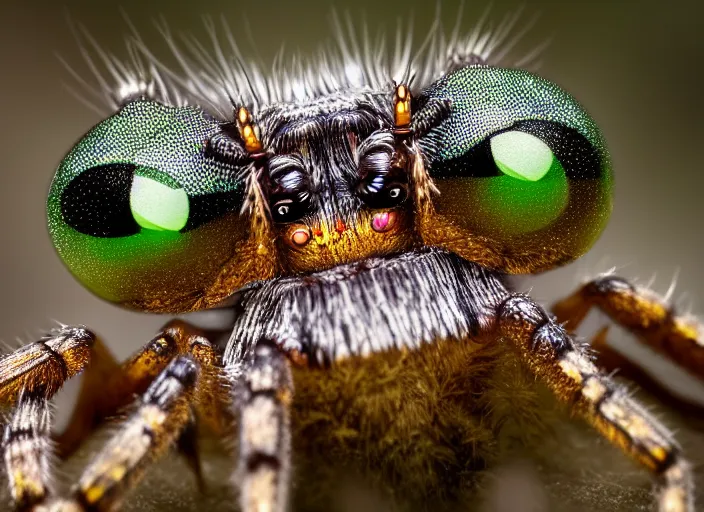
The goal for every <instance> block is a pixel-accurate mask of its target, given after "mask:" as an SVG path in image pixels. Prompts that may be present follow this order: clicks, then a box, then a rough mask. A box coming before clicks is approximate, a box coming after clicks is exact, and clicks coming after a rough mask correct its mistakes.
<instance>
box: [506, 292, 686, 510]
mask: <svg viewBox="0 0 704 512" xmlns="http://www.w3.org/2000/svg"><path fill="white" fill-rule="evenodd" d="M497 329H498V334H499V335H500V336H502V337H503V338H504V339H508V340H510V341H511V342H513V344H514V345H515V346H516V347H517V349H518V352H519V355H520V357H521V358H522V359H523V361H524V363H525V364H526V365H527V367H528V368H529V369H530V370H531V371H532V372H533V373H534V374H535V375H536V376H537V377H539V378H541V379H542V380H543V382H544V383H545V384H547V386H548V387H549V388H550V389H551V390H552V391H553V393H554V394H555V395H556V396H557V398H558V399H559V400H561V401H562V402H565V403H566V404H568V405H569V406H570V407H571V408H572V411H573V412H574V413H575V414H576V415H578V416H580V417H582V418H583V419H585V420H586V421H587V422H588V423H589V424H591V425H592V426H593V427H594V428H595V429H596V430H597V431H598V432H599V433H600V434H601V435H602V436H604V437H605V438H606V439H608V440H609V441H610V442H612V443H613V444H615V445H616V446H618V447H619V448H621V449H622V450H623V451H624V452H626V453H628V454H630V455H631V456H632V457H634V458H635V459H636V460H637V461H638V462H639V463H641V464H642V465H644V466H645V467H646V468H647V469H648V470H649V471H651V472H652V473H653V474H655V475H657V477H658V479H659V483H660V486H659V489H658V493H657V495H658V498H657V499H658V505H659V510H660V511H661V512H666V511H667V512H685V511H686V512H691V511H693V510H694V503H693V497H692V480H691V478H692V477H691V474H690V469H689V465H688V464H687V462H686V461H685V460H684V458H683V457H682V454H681V452H680V449H679V447H678V446H677V444H676V443H675V441H674V439H673V437H672V435H671V434H670V432H669V431H668V430H667V429H666V428H665V427H664V426H662V425H661V424H660V422H659V421H658V420H657V419H656V418H654V417H653V416H652V415H650V414H649V413H648V412H647V411H645V410H644V408H643V407H642V406H641V405H640V404H638V403H637V402H636V401H635V400H633V399H632V398H630V397H629V396H628V395H627V393H626V391H625V390H624V389H623V387H622V386H620V385H618V384H617V383H616V382H614V381H613V380H611V379H610V378H609V377H608V376H606V375H604V374H603V373H601V372H600V371H599V370H598V369H597V368H596V366H595V365H594V364H593V363H592V361H591V359H590V356H589V353H588V351H587V349H586V348H584V347H581V346H580V345H578V344H577V343H575V342H574V340H573V339H572V338H571V337H570V336H569V335H568V334H567V332H566V331H565V330H564V328H563V327H562V326H561V325H560V324H558V323H557V322H556V321H555V320H554V319H552V318H550V316H548V314H547V313H546V312H545V311H544V310H543V309H542V308H541V307H540V306H539V305H537V304H536V303H535V302H534V301H533V300H532V299H531V298H529V297H527V296H524V295H513V296H511V297H510V298H508V299H506V300H505V301H504V302H503V303H502V304H501V306H500V307H499V315H498V325H497Z"/></svg>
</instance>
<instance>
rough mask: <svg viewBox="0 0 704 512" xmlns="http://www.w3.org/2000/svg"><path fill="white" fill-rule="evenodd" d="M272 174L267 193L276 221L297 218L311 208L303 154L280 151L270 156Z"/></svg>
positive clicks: (287, 221) (270, 172)
mask: <svg viewBox="0 0 704 512" xmlns="http://www.w3.org/2000/svg"><path fill="white" fill-rule="evenodd" d="M268 178H269V179H268V192H267V193H268V196H269V205H270V209H271V216H272V218H273V220H274V222H279V223H282V224H285V223H289V222H296V221H298V220H300V219H302V218H303V217H304V216H305V215H306V214H307V213H309V212H310V210H311V208H312V197H311V191H310V183H309V179H308V174H307V173H306V171H305V169H304V163H303V161H302V160H301V158H300V157H298V156H296V155H277V156H274V157H272V158H270V159H269V172H268Z"/></svg>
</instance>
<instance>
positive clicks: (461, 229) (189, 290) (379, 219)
mask: <svg viewBox="0 0 704 512" xmlns="http://www.w3.org/2000/svg"><path fill="white" fill-rule="evenodd" d="M480 40H481V38H478V37H476V36H472V37H469V38H466V39H462V38H452V39H450V40H446V39H444V38H440V39H438V40H437V41H436V43H437V44H434V45H432V48H433V51H426V55H425V56H424V57H423V58H422V59H420V60H418V59H411V57H410V50H409V48H410V46H405V47H400V48H399V52H397V54H396V55H397V59H396V60H395V61H393V62H391V61H388V62H387V61H386V60H383V59H380V58H377V57H376V55H375V53H374V51H373V50H371V49H369V50H365V51H364V52H363V51H361V50H359V49H358V48H359V47H358V46H357V45H353V44H349V45H348V44H342V45H341V46H340V49H339V54H337V53H335V52H334V51H333V50H331V51H330V53H329V54H327V55H326V57H325V58H323V59H321V60H320V62H319V63H317V65H316V66H317V67H310V68H305V69H304V68H303V67H302V66H299V65H297V64H296V63H294V65H293V67H292V68H288V67H286V65H284V64H283V63H281V62H279V63H278V64H277V66H278V67H276V69H275V73H274V74H275V75H277V76H276V77H275V78H266V77H264V75H263V74H262V73H261V72H260V70H259V69H258V68H257V67H256V66H254V65H250V64H246V63H243V60H242V59H241V56H240V55H239V53H238V51H237V50H236V48H233V50H234V52H233V53H234V54H235V57H234V58H233V59H232V60H228V59H227V58H225V57H224V56H223V54H221V53H217V52H214V54H215V56H213V55H211V54H208V53H207V52H205V51H204V50H203V49H202V47H199V46H194V47H193V48H191V51H192V52H193V54H192V55H190V56H188V55H185V54H178V56H179V58H180V60H181V62H182V64H183V66H184V71H185V73H186V75H188V76H187V77H186V78H185V79H183V78H180V77H178V76H176V74H174V73H173V72H168V71H166V70H164V69H163V68H161V65H160V63H159V62H158V61H156V60H154V58H153V57H152V56H151V53H149V52H148V50H147V49H146V48H145V47H144V46H143V44H142V43H141V41H140V40H139V39H138V38H136V36H135V38H134V39H133V40H131V42H130V48H131V50H132V55H133V58H134V60H135V63H136V64H137V65H135V66H134V70H129V69H128V68H127V67H126V66H117V65H116V64H115V61H113V60H112V58H111V57H109V56H105V59H106V64H107V68H108V69H109V70H110V71H111V73H112V78H114V79H115V81H116V82H117V86H118V87H117V89H118V90H119V92H118V93H114V95H113V96H112V98H113V100H114V101H115V107H116V112H115V113H114V114H113V115H112V116H110V117H109V118H107V119H106V120H104V121H102V122H101V123H99V124H98V125H97V126H96V127H95V128H93V129H92V130H91V131H90V132H89V133H88V134H87V135H86V136H85V137H84V138H83V139H82V140H80V141H79V142H78V144H76V145H75V146H74V148H73V149H72V150H71V151H70V153H69V154H68V155H67V156H66V158H65V159H64V160H63V161H62V162H61V164H60V166H59V169H58V171H57V173H56V176H55V178H54V181H53V183H52V187H51V191H50V194H49V199H48V218H49V229H50V232H51V236H52V239H53V241H54V244H55V246H56V249H57V251H58V253H59V255H60V256H61V258H62V259H63V261H64V263H65V264H66V266H67V267H68V268H69V269H70V271H71V272H72V273H73V274H74V275H75V276H76V278H77V279H78V280H80V281H81V283H82V284H84V285H85V286H86V287H87V288H88V289H90V290H91V291H92V292H94V293H95V294H97V295H98V296H100V297H102V298H104V299H106V300H108V301H111V302H114V303H117V304H120V305H122V306H125V307H128V308H133V309H137V310H140V311H149V312H168V313H184V312H191V311H200V310H204V309H209V308H233V309H234V310H236V311H237V316H236V319H235V321H234V324H233V325H231V327H230V328H229V329H228V331H227V332H226V333H225V334H226V335H225V336H224V337H223V336H222V334H223V333H219V332H210V331H204V330H200V329H198V328H196V327H194V326H192V325H190V324H189V323H187V322H184V321H180V320H175V321H172V322H170V323H169V324H167V325H166V326H165V327H164V329H163V330H162V331H161V332H160V333H159V334H158V335H157V336H156V337H155V338H154V339H152V340H151V341H150V342H149V343H147V344H146V345H145V346H144V348H143V349H142V350H141V351H139V352H138V353H137V354H135V355H134V356H133V357H131V358H130V359H128V360H127V361H126V362H124V363H121V364H117V363H115V361H114V360H112V359H111V356H110V355H109V353H108V352H107V351H106V349H105V348H104V347H103V346H102V343H101V342H100V341H99V340H98V339H97V337H96V336H95V335H94V334H93V333H92V332H91V331H90V330H88V329H87V328H85V327H83V326H64V327H61V328H60V329H58V330H56V331H55V332H53V333H52V334H51V335H50V336H49V337H47V338H45V339H43V340H41V341H39V342H37V343H34V344H31V345H28V346H26V347H24V348H22V349H20V350H18V351H16V352H14V353H11V354H9V355H7V356H5V357H4V358H3V359H2V360H0V400H2V402H3V403H6V404H15V408H14V412H13V414H12V418H11V419H10V421H9V423H8V425H7V427H6V430H5V436H4V442H3V447H4V453H5V464H6V468H7V473H8V476H9V484H10V488H11V492H12V496H13V499H14V502H15V506H16V508H17V509H18V510H37V511H39V510H79V511H85V510H113V509H116V508H118V507H119V505H120V503H121V502H122V500H123V498H124V497H125V494H126V493H127V491H128V490H129V489H130V488H132V487H134V486H135V485H136V484H137V483H138V481H139V479H140V477H141V475H142V473H143V470H144V469H146V466H147V465H148V464H149V463H151V462H152V461H153V460H154V459H155V458H157V457H159V456H160V455H162V454H163V453H165V452H166V450H168V449H169V448H170V447H171V446H173V445H175V444H177V443H178V445H179V447H181V448H182V450H183V451H184V452H185V453H187V454H189V453H190V454H191V456H192V457H193V458H196V456H195V455H193V443H194V440H193V438H194V434H193V433H194V431H195V426H196V425H204V426H207V428H209V429H211V430H213V431H214V432H216V433H217V434H219V435H221V436H227V435H232V434H233V433H234V432H238V436H237V439H238V455H237V457H238V461H239V470H238V475H239V478H238V483H237V485H238V487H239V506H240V508H241V509H242V510H243V511H247V512H250V511H260V510H284V509H285V508H286V507H287V504H288V502H289V492H288V491H289V477H290V475H289V473H290V472H291V468H292V467H299V468H301V470H302V472H303V471H307V472H308V473H309V474H310V475H319V474H320V473H321V472H324V468H325V467H326V465H331V464H335V463H339V462H340V461H339V459H338V457H340V456H342V457H347V458H348V460H349V461H350V462H349V464H350V465H352V466H355V467H356V468H357V469H359V470H362V472H364V471H366V472H368V473H370V474H376V475H379V477H380V478H383V479H386V480H387V481H392V482H393V483H394V484H395V485H396V484H397V486H398V489H399V491H400V492H399V496H397V497H398V499H399V500H401V501H403V500H404V499H406V500H408V501H409V502H413V501H418V502H420V503H422V504H423V505H422V506H426V507H427V506H429V505H428V504H429V503H431V502H432V500H438V499H442V500H444V501H451V500H453V499H455V498H456V492H455V491H456V490H457V489H456V488H455V487H460V486H461V483H460V482H459V480H460V479H461V477H460V476H458V475H461V474H464V473H466V472H467V470H469V469H474V468H480V467H483V466H485V465H487V464H489V463H490V462H491V460H490V457H488V456H487V453H488V451H489V447H490V445H491V443H492V441H490V440H487V439H484V438H483V437H482V436H481V435H478V433H482V434H483V433H487V432H488V433H489V434H494V433H495V430H494V429H498V428H499V426H500V425H501V424H502V421H503V418H498V417H496V414H500V413H497V412H496V411H494V410H493V409H492V407H491V403H490V398H491V396H492V393H493V388H492V386H493V385H494V384H492V382H494V380H493V376H495V374H496V372H499V371H501V368H502V364H503V363H502V361H503V360H504V358H508V359H510V358H511V357H514V358H516V359H517V360H518V361H519V362H520V364H521V365H522V366H523V367H524V368H526V369H527V370H528V371H529V372H531V373H532V374H533V375H534V376H535V377H536V378H537V379H538V380H540V381H542V383H543V384H544V385H545V386H546V387H547V388H549V389H550V390H551V391H552V392H553V393H554V395H555V397H556V398H557V399H558V400H559V401H561V402H563V403H565V404H567V405H568V406H569V407H570V408H571V410H572V412H573V413H574V415H575V416H578V417H580V418H582V419H583V420H585V421H586V422H587V423H588V424H589V425H591V426H592V427H593V428H594V429H595V430H596V431H598V432H599V433H600V434H601V435H602V436H604V437H605V438H607V439H608V440H609V441H611V442H612V443H613V444H615V445H617V446H618V447H620V448H621V449H622V450H623V451H624V452H626V453H628V454H629V455H631V456H632V457H634V458H635V459H636V460H637V461H638V462H639V463H641V464H642V465H643V466H645V467H646V468H647V469H648V470H650V471H651V472H652V473H653V475H654V476H655V477H656V479H657V492H656V499H657V503H658V507H659V510H661V511H663V512H664V511H691V510H693V507H694V505H693V499H692V483H691V476H690V469H689V466H688V464H687V462H686V461H685V459H684V458H683V456H682V453H681V451H680V450H679V448H678V447H677V445H676V443H675V442H674V440H673V438H672V436H671V435H670V433H669V432H668V431H667V430H666V429H665V428H664V427H662V426H661V425H660V423H659V422H658V420H656V419H655V418H653V417H652V416H651V415H650V414H648V413H647V412H645V411H644V409H643V408H642V407H641V406H640V405H639V404H638V403H637V402H636V401H635V400H634V399H632V398H631V397H630V396H629V395H627V394H626V393H625V392H623V390H622V389H621V388H620V386H619V385H618V384H616V383H615V382H614V381H613V380H612V379H611V378H610V377H609V376H607V375H606V374H605V373H604V372H602V371H600V370H599V369H598V368H597V366H596V365H595V364H594V362H593V361H592V356H591V354H590V353H589V351H588V349H587V348H585V347H584V346H582V345H581V344H579V343H577V342H576V341H575V340H574V338H573V336H572V334H571V330H573V329H574V328H576V327H577V326H578V325H579V324H580V322H581V321H582V320H583V319H584V317H585V315H586V313H587V312H588V311H589V309H590V308H592V307H596V308H599V309H601V310H602V311H604V312H605V313H607V314H608V315H609V316H610V317H611V318H612V319H613V320H614V321H615V322H617V323H618V324H620V325H622V326H624V327H626V328H628V329H630V330H631V331H633V332H634V333H635V334H637V335H639V337H640V338H641V339H642V340H643V341H644V342H646V343H648V344H650V345H652V346H654V347H657V348H658V349H659V350H661V351H663V352H664V353H666V354H667V355H669V356H670V357H672V358H673V359H675V360H676V361H677V362H678V363H681V364H682V365H683V366H685V367H686V368H688V369H690V370H692V371H693V372H695V373H698V374H700V375H701V374H702V370H703V368H702V365H701V360H702V353H703V352H704V348H703V345H702V342H701V339H700V338H699V335H698V325H697V324H696V323H694V322H692V321H689V320H687V319H684V318H680V317H677V316H673V315H672V314H671V313H670V310H669V309H668V308H667V307H666V306H665V305H664V303H662V302H661V301H660V300H659V299H658V298H656V297H653V296H652V295H649V294H646V293H643V292H642V291H641V290H639V289H638V288H636V287H634V286H632V285H630V284H629V283H627V282H626V281H624V280H622V279H619V278H616V277H613V276H609V277H605V278H601V279H598V280H595V281H593V282H590V283H588V284H586V285H584V286H583V287H581V288H580V289H579V290H578V291H577V292H576V293H574V294H573V295H571V296H569V297H568V298H566V299H565V300H563V301H560V302H559V303H558V304H557V305H556V307H555V308H554V310H553V314H551V313H548V312H546V311H545V310H544V309H543V308H542V307H541V306H540V305H538V304H537V303H536V302H535V301H534V300H533V299H531V298H530V297H529V296H527V295H524V294H519V293H515V292H514V291H513V290H512V289H511V287H510V286H509V285H508V282H507V276H508V275H511V274H529V273H536V272H540V271H544V270H548V269H551V268H554V267H556V266H558V265H562V264H565V263H567V262H570V261H573V260H574V259H576V258H578V257H579V256H581V255H582V254H584V253H585V252H586V251H587V250H588V249H589V247H590V246H591V245H592V244H593V242H594V241H595V240H596V239H597V237H598V236H599V234H600V233H601V231H602V229H603V228H604V225H605V223H606V221H607V219H608V216H609V212H610V208H611V206H610V205H611V180H612V177H611V169H610V164H609V158H608V155H607V152H606V149H605V145H604V141H603V139H602V136H601V134H600V132H599V130H598V128H597V126H596V124H595V123H594V121H593V120H592V119H591V118H590V117H589V116H588V114H587V113H586V112H585V111H584V110H583V108H582V107H581V106H580V105H579V104H578V103H577V102H576V101H575V99H574V98H572V97H571V96H569V95H568V94H567V93H565V92H564V91H562V90H561V89H560V88H559V87H558V86H556V85H554V84H552V83H550V82H548V81H546V80H544V79H542V78H540V77H538V76H536V75H534V74H531V73H530V72H527V71H523V70H520V69H506V68H499V67H493V66H491V65H490V64H491V59H490V55H488V54H487V52H486V51H483V50H482V48H489V47H492V46H495V45H491V44H486V41H484V42H481V43H480ZM169 42H170V43H173V41H171V40H169ZM173 46H174V45H173V44H172V47H173ZM407 50H408V51H407ZM196 61H197V62H198V64H200V65H202V66H203V68H204V69H205V72H204V73H199V74H195V73H194V72H192V65H193V64H194V63H195V62H196ZM145 70H148V73H149V74H148V75H147V71H145ZM394 79H396V80H397V81H394ZM101 81H102V82H104V80H101ZM223 98H225V101H223ZM223 112H226V113H225V114H223ZM509 353H510V354H511V355H508V354H509ZM691 356H694V357H691ZM89 363H90V364H89ZM81 372H84V373H85V383H84V386H83V388H82V392H81V396H80V398H79V403H78V406H77V412H76V415H75V416H74V421H72V422H71V424H70V425H69V427H68V429H67V430H66V431H65V432H64V433H63V434H62V435H61V436H59V438H58V439H57V448H58V450H59V451H60V453H61V454H62V455H64V456H65V455H69V454H71V453H72V452H74V451H75V450H76V448H77V447H78V446H79V445H80V444H81V442H82V441H83V439H84V438H85V437H86V436H87V435H88V434H90V433H91V432H92V431H93V430H94V429H95V428H96V427H97V426H98V425H99V424H100V423H101V422H102V421H103V420H104V419H105V418H106V417H109V416H111V415H114V414H115V412H116V411H118V410H120V409H122V408H123V407H125V406H126V405H128V404H129V403H130V402H131V401H132V397H133V396H134V395H135V394H139V395H140V398H139V399H138V400H137V403H136V404H134V406H133V410H132V412H131V414H130V415H129V417H128V418H127V419H126V421H125V422H124V423H123V424H121V426H120V428H119V429H118V430H117V432H115V433H114V435H113V436H112V437H111V438H110V440H109V441H108V443H107V445H106V446H105V447H104V449H103V450H102V451H101V452H100V453H98V454H97V455H95V457H94V458H93V459H92V461H91V462H90V464H89V465H88V466H87V468H86V470H85V471H84V473H83V474H82V476H81V477H80V479H79V480H78V482H77V484H76V485H75V486H74V487H73V490H72V492H71V494H70V496H68V497H62V496H59V495H56V494H55V493H54V492H53V491H52V490H51V486H50V483H49V474H48V470H47V466H48V462H47V461H48V459H49V457H50V453H49V451H50V449H49V446H50V443H49V432H48V419H47V418H48V412H47V411H48V409H47V402H48V401H49V400H50V399H51V398H52V396H53V395H54V394H55V393H56V391H57V390H58V389H59V388H60V387H61V385H62V384H63V382H64V381H65V380H67V379H68V378H70V377H73V376H75V375H77V374H78V373H81ZM448 389H449V391H448ZM518 407H520V404H518ZM437 411H440V412H437ZM86 418H88V420H86ZM299 439H300V441H299ZM292 442H293V447H294V448H295V449H294V450H293V457H300V459H299V462H294V463H293V464H292V460H291V457H292V454H291V452H292ZM294 460H295V459H294ZM321 468H323V469H321ZM404 493H405V495H404ZM302 502H303V503H305V500H303V501H302Z"/></svg>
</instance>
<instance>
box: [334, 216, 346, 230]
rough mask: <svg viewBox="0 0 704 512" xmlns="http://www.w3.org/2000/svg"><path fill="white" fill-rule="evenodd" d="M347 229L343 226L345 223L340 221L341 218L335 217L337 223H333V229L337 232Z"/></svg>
mask: <svg viewBox="0 0 704 512" xmlns="http://www.w3.org/2000/svg"><path fill="white" fill-rule="evenodd" d="M345 229H347V227H346V226H345V223H344V222H342V219H337V223H336V224H335V231H337V232H338V233H343V232H344V231H345Z"/></svg>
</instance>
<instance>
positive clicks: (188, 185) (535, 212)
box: [49, 65, 611, 311]
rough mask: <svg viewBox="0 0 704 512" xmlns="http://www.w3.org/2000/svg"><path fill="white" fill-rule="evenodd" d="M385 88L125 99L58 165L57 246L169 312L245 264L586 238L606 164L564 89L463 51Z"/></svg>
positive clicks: (317, 262)
mask: <svg viewBox="0 0 704 512" xmlns="http://www.w3.org/2000/svg"><path fill="white" fill-rule="evenodd" d="M399 90H400V91H401V93H399ZM399 90H397V91H396V92H397V98H396V101H395V102H394V100H393V94H394V91H393V90H390V91H383V90H382V91H373V92H364V91H358V92H354V91H350V92H349V93H348V94H341V93H340V92H336V93H334V94H330V95H328V96H324V97H322V98H319V99H318V100H317V101H312V102H310V103H296V102H293V103H283V104H274V105H270V106H268V107H266V108H264V109H262V111H261V112H260V113H259V116H258V118H257V122H256V123H253V122H252V120H251V116H250V114H249V113H248V112H246V111H245V113H244V114H243V115H244V116H245V117H244V118H242V119H237V120H233V121H230V122H228V123H222V122H218V121H216V120H215V119H214V118H212V117H210V116H209V115H208V114H206V113H205V112H204V111H202V110H200V109H197V108H193V107H171V106H166V105H161V104H159V103H157V102H154V101H150V100H145V99H139V100H136V101H132V102H129V103H127V104H126V105H125V106H123V107H122V108H121V109H120V110H119V111H118V112H117V113H116V114H115V115H114V116H112V117H111V118H109V119H108V120H106V121H104V122H103V123H101V124H99V125H98V126H97V127H96V128H94V129H93V130H92V131H91V132H90V133H89V134H88V135H87V136H86V137H85V138H84V139H83V140H81V141H80V142H79V143H78V144H77V145H76V147H75V148H74V149H73V150H72V151H71V153H70V154H69V155H68V156H67V157H66V159H65V160H64V161H63V162H62V164H61V167H60V168H59V170H58V172H57V175H56V178H55V180H54V184H53V186H52V190H51V194H50V197H49V224H50V230H51V233H52V236H53V239H54V242H55V245H56V247H57V249H58V251H59V254H60V255H61V257H62V258H63V259H64V261H65V262H66V264H67V265H68V267H69V268H70V269H71V271H72V272H73V273H74V274H75V275H76V276H77V277H78V278H79V280H81V282H83V283H84V284H85V285H86V286H87V287H88V288H89V289H91V290H92V291H94V292H95V293H97V294H98V295H100V296H101V297H104V298H106V299H108V300H111V301H114V302H118V303H121V304H123V305H127V306H130V307H136V308H140V309H147V310H167V311H184V310H192V309H201V308H204V307H210V306H213V305H216V304H217V303H218V302H219V301H220V300H223V299H225V298H227V296H228V295H230V294H232V293H234V292H235V291H237V289H239V288H240V287H242V286H244V285H246V284H247V283H249V282H252V281H257V280H263V279H269V278H272V277H275V276H286V275H294V274H299V273H306V272H313V271H319V270H325V269H328V268H332V267H335V266H337V265H341V264H345V263H349V262H353V261H361V260H364V259H366V258H369V257H375V256H384V255H390V254H401V253H403V252H406V251H408V250H411V249H416V248H419V247H423V246H431V247H433V246H434V247H441V248H444V249H446V250H449V251H451V252H455V253H457V254H458V255H460V256H462V257H464V258H466V259H468V260H470V261H475V262H477V263H480V264H482V265H485V266H486V267H488V268H492V269H494V270H499V271H503V272H509V273H525V272H534V271H539V270H545V269H549V268H552V267H554V266H556V265H559V264H562V263H565V262H568V261H571V260H572V259H574V258H576V257H578V256H579V255H581V254H582V253H583V252H584V251H586V250H587V249H588V248H589V247H590V246H591V244H592V243H593V242H594V240H595V239H596V238H597V236H598V235H599V233H600V232H601V230H602V229H603V227H604V225H605V222H606V219H607V218H608V214H609V211H610V186H611V175H610V170H609V163H608V157H607V155H606V152H605V149H604V145H603V141H602V139H601V135H600V134H599V131H598V129H597V128H596V125H595V124H594V122H593V121H592V120H591V118H590V117H589V116H588V115H587V114H586V113H585V112H584V110H583V109H582V108H581V107H580V106H579V105H578V104H577V103H576V101H575V100H574V99H573V98H571V97H570V96H569V95H568V94H566V93H565V92H563V91H562V90H561V89H559V88H558V87H557V86H556V85H554V84H551V83H549V82H547V81H545V80H543V79H541V78H538V77H537V76H535V75H532V74H530V73H527V72H524V71H517V70H508V69H499V68H492V67H487V66H480V65H472V66H467V67H464V68H460V69H457V70H455V71H453V72H451V73H449V74H448V75H446V76H443V77H442V78H440V79H439V80H437V81H436V82H434V83H432V84H430V85H429V86H427V87H426V88H425V89H422V90H420V91H418V92H417V96H416V97H415V98H414V99H411V96H410V91H408V90H407V89H406V88H405V87H403V86H401V88H399ZM398 94H402V95H403V98H401V97H400V96H398ZM399 108H400V109H401V110H402V112H401V113H399ZM247 130H248V131H247ZM245 132H246V133H245ZM253 262H254V265H253ZM252 265H253V266H252Z"/></svg>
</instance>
